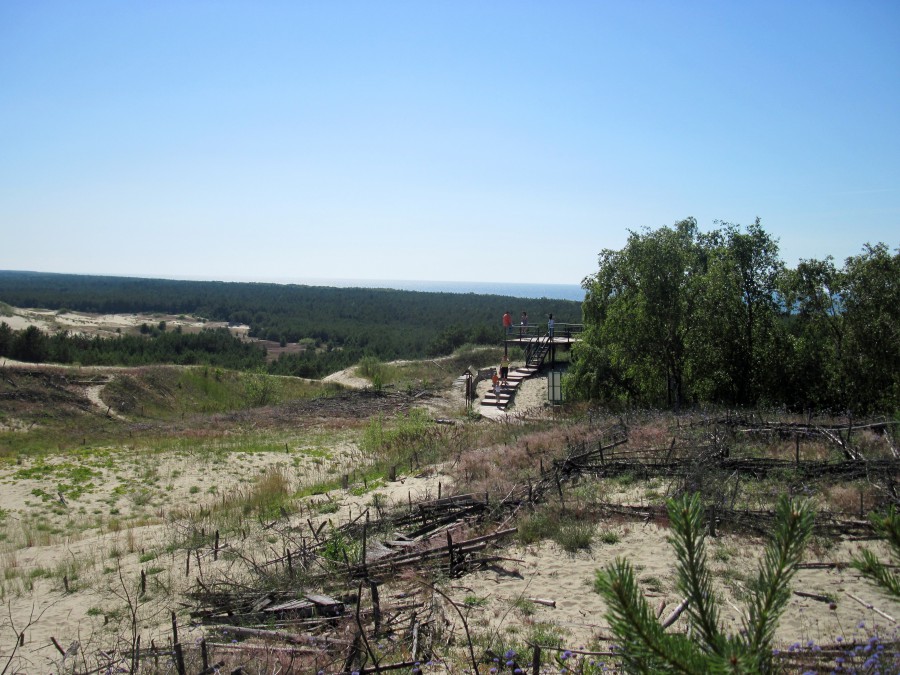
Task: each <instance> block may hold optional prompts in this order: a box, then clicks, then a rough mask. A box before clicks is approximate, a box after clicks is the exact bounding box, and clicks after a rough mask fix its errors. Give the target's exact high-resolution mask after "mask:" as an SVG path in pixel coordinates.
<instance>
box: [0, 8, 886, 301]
mask: <svg viewBox="0 0 900 675" xmlns="http://www.w3.org/2000/svg"><path fill="white" fill-rule="evenodd" d="M898 82H900V3H898V2H896V1H895V0H890V1H885V2H874V1H870V0H854V1H847V2H829V1H823V2H784V1H783V0H782V1H779V2H741V3H738V2H730V1H724V0H723V1H721V2H671V1H667V2H648V1H640V0H638V1H635V2H622V1H621V0H620V1H617V2H599V1H598V2H523V1H517V2H504V1H493V2H487V3H486V2H466V1H460V0H456V1H454V2H438V1H433V2H423V1H417V2H386V1H367V2H352V1H347V2H331V1H329V2H325V1H322V2H300V1H293V0H292V1H290V2H228V1H216V2H203V1H194V2H183V1H179V2H167V1H164V0H163V1H154V2H120V1H116V2H94V1H92V0H82V1H79V2H68V1H67V2H41V1H35V0H27V1H19V0H5V1H4V2H2V3H0V269H27V270H39V271H50V272H74V273H91V274H128V275H140V276H164V277H176V278H208V279H238V278H240V279H259V280H270V279H278V280H285V279H301V278H330V277H340V278H348V277H349V278H360V279H423V280H427V279H432V280H449V281H505V282H540V283H563V284H577V283H580V281H581V279H582V278H583V277H584V276H586V275H588V274H590V273H592V272H594V271H595V270H596V265H597V254H598V252H599V251H600V250H602V249H604V248H620V247H621V246H622V245H623V244H624V242H625V239H626V237H627V234H628V230H629V229H631V230H638V229H640V228H642V227H651V228H656V227H659V226H662V225H669V224H672V223H674V222H676V221H678V220H680V219H682V218H685V217H687V216H694V217H695V218H697V220H698V221H699V223H700V226H701V229H710V228H712V227H714V220H717V219H718V220H724V221H729V222H734V223H742V224H748V223H750V222H752V221H753V220H754V218H756V217H757V216H759V217H760V218H761V219H762V223H763V226H764V227H765V228H766V229H767V231H768V232H770V233H771V234H773V235H774V236H776V237H778V238H779V239H780V242H781V254H782V258H783V259H784V261H785V262H786V263H787V264H789V265H794V264H796V262H797V260H798V259H800V258H811V257H815V258H821V257H824V256H826V255H829V254H831V255H833V256H834V257H835V258H837V259H838V260H843V259H844V258H845V257H847V256H849V255H854V254H856V253H859V252H860V250H861V248H862V245H863V244H864V243H865V242H867V241H868V242H872V243H874V242H876V241H884V242H886V243H887V244H888V245H889V246H890V247H891V248H896V247H897V246H898V245H900V86H898Z"/></svg>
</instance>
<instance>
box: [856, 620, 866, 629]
mask: <svg viewBox="0 0 900 675" xmlns="http://www.w3.org/2000/svg"><path fill="white" fill-rule="evenodd" d="M856 627H857V628H865V627H866V622H865V621H860V622H859V623H858V624H856Z"/></svg>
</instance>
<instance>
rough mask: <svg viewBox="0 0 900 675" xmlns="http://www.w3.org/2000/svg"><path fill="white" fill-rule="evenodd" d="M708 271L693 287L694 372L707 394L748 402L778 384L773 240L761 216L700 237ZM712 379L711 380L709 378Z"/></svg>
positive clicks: (778, 267) (776, 277)
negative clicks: (695, 296)
mask: <svg viewBox="0 0 900 675" xmlns="http://www.w3.org/2000/svg"><path fill="white" fill-rule="evenodd" d="M704 244H705V248H706V250H707V255H708V261H709V262H708V270H707V273H706V275H705V278H704V280H703V282H704V283H703V284H702V285H700V286H699V287H698V291H697V292H698V296H699V297H698V305H699V307H698V312H697V314H696V315H695V321H696V325H697V332H696V335H695V339H694V340H693V341H692V344H691V347H692V350H693V351H694V353H695V355H696V356H697V357H701V358H696V359H695V362H694V370H693V373H695V374H696V376H697V378H698V380H700V381H704V382H703V384H702V385H701V384H700V382H698V386H701V388H702V390H703V392H704V394H705V395H706V397H708V398H710V399H712V400H720V401H725V402H728V403H732V404H739V405H750V404H754V403H757V402H758V401H759V400H760V399H761V398H763V397H765V396H769V397H771V394H772V392H773V386H774V387H777V375H776V374H777V373H779V372H780V369H779V368H778V357H779V350H778V346H779V345H778V342H779V337H780V330H781V327H780V322H779V311H778V305H777V299H776V298H777V290H778V280H779V276H780V274H781V272H782V269H783V264H782V262H781V261H780V260H779V258H778V242H777V240H776V239H774V238H773V237H771V236H770V235H769V234H768V233H766V232H765V230H763V228H762V225H761V224H760V220H759V219H758V218H757V219H756V221H755V222H754V223H753V224H752V225H750V226H748V227H747V228H741V227H740V226H738V225H734V224H731V223H724V224H723V229H721V230H716V231H713V232H711V233H710V234H709V235H707V236H706V237H705V241H704ZM710 379H712V381H710Z"/></svg>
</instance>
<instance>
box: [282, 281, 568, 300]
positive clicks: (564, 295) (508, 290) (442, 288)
mask: <svg viewBox="0 0 900 675" xmlns="http://www.w3.org/2000/svg"><path fill="white" fill-rule="evenodd" d="M278 283H290V284H303V285H307V286H331V287H335V288H391V289H394V290H398V291H423V292H427V293H475V294H477V295H508V296H510V297H513V298H548V299H550V300H575V301H576V302H581V301H582V300H584V290H583V289H582V288H581V286H579V285H577V284H510V283H493V282H487V281H403V280H398V279H292V280H288V279H279V280H278Z"/></svg>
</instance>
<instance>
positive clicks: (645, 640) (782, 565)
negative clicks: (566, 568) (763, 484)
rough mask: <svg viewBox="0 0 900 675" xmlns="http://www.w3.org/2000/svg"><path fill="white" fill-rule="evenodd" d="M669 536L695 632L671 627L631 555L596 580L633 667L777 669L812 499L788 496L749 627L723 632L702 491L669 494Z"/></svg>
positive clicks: (756, 587) (754, 594)
mask: <svg viewBox="0 0 900 675" xmlns="http://www.w3.org/2000/svg"><path fill="white" fill-rule="evenodd" d="M668 511H669V519H670V520H671V523H672V536H671V537H670V542H671V543H672V545H673V546H674V548H675V554H676V557H677V563H676V571H677V588H678V591H679V592H680V593H682V594H683V595H684V597H685V598H686V600H687V601H688V605H687V609H686V612H687V615H688V618H689V621H690V623H691V631H690V633H689V634H684V633H667V632H666V631H665V628H664V627H663V626H662V625H661V624H660V622H659V621H658V620H657V618H656V616H655V613H654V611H653V609H652V608H651V607H650V606H649V605H648V604H647V601H646V600H645V599H644V597H643V595H642V593H641V589H640V587H639V585H638V583H637V579H636V577H635V571H634V568H633V567H632V565H631V563H629V562H628V561H627V560H624V559H622V558H618V559H616V561H615V562H613V563H610V564H609V565H607V567H606V568H605V569H604V570H599V571H598V572H597V578H596V582H595V588H596V590H597V592H599V593H600V594H601V595H602V596H603V598H604V600H606V603H607V605H608V610H607V613H606V618H607V620H608V621H609V624H610V628H611V629H612V631H613V633H614V634H615V636H616V638H617V639H618V640H619V642H620V647H621V652H620V654H621V659H622V662H623V665H624V667H625V668H626V670H627V671H628V672H634V673H725V672H727V673H760V672H771V670H772V666H773V663H772V658H773V649H772V647H773V639H774V635H775V629H776V627H777V625H778V620H779V618H780V616H781V614H782V613H783V612H784V610H785V608H786V606H787V603H788V601H789V599H790V582H791V579H792V577H793V576H794V574H795V572H796V567H797V563H799V562H800V559H801V557H802V555H803V551H804V549H805V548H806V544H807V542H808V541H809V538H810V535H811V534H812V527H813V520H814V512H813V509H812V507H811V505H810V504H809V502H808V501H793V500H791V499H789V498H787V497H786V496H783V497H782V498H781V499H780V500H779V502H778V506H777V507H776V524H775V531H774V536H773V538H772V540H771V541H770V542H769V544H768V545H767V546H766V550H765V554H764V556H763V559H762V561H761V562H760V568H759V573H758V575H757V578H756V583H755V584H753V585H752V589H751V591H750V598H749V601H748V608H747V612H746V619H745V624H744V627H743V629H742V630H741V631H740V632H739V633H738V634H737V635H726V634H724V633H723V632H722V628H721V622H720V620H719V598H718V596H717V594H716V592H715V591H714V589H713V584H712V575H711V573H710V571H709V568H708V566H707V556H706V542H705V538H706V527H705V526H706V523H705V522H704V517H703V515H704V510H703V506H702V503H701V500H700V496H699V495H697V494H694V495H693V496H687V495H686V496H684V497H683V498H681V499H680V500H669V502H668Z"/></svg>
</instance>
